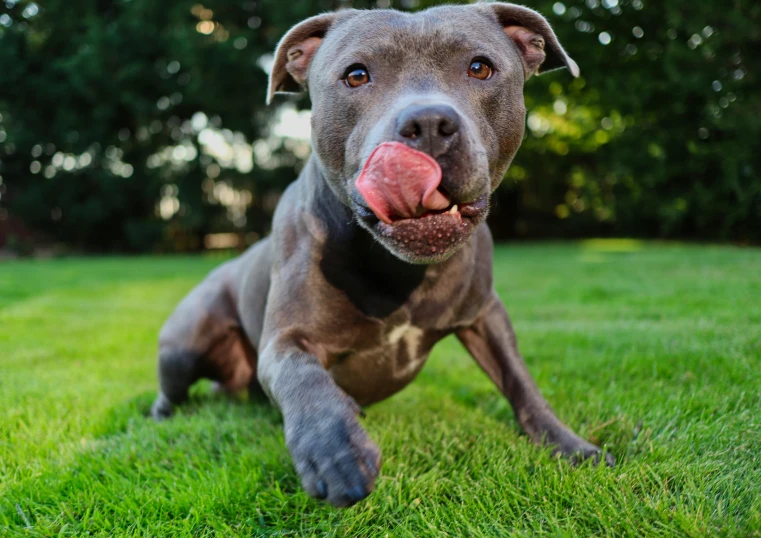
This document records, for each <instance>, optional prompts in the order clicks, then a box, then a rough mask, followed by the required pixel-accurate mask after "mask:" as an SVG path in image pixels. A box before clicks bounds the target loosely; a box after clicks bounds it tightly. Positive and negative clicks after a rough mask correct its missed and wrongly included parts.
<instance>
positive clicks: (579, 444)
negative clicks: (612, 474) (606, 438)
mask: <svg viewBox="0 0 761 538" xmlns="http://www.w3.org/2000/svg"><path fill="white" fill-rule="evenodd" d="M551 444H553V445H554V446H555V448H554V453H555V454H561V455H563V456H565V457H566V458H568V459H569V460H570V461H571V463H572V464H574V465H578V464H580V463H582V462H584V461H587V460H592V461H593V462H594V463H595V465H598V464H600V463H602V462H603V461H604V462H605V465H607V466H608V467H615V465H616V458H614V457H613V454H611V453H610V452H603V450H602V449H601V448H600V447H598V446H596V445H593V444H592V443H590V442H589V441H586V440H584V439H582V438H581V437H579V436H578V435H576V434H575V433H573V432H571V431H563V432H562V433H561V434H560V435H558V436H557V438H556V439H555V440H554V442H551Z"/></svg>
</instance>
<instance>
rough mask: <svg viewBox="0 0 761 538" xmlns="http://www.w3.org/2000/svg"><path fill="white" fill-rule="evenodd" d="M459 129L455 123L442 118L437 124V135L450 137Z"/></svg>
mask: <svg viewBox="0 0 761 538" xmlns="http://www.w3.org/2000/svg"><path fill="white" fill-rule="evenodd" d="M458 129H459V125H457V122H456V121H452V120H451V119H449V118H442V119H441V122H440V123H439V134H440V135H441V136H452V135H453V134H455V133H456V132H457V131H458Z"/></svg>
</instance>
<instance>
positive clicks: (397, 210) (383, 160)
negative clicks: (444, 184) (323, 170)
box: [355, 142, 449, 224]
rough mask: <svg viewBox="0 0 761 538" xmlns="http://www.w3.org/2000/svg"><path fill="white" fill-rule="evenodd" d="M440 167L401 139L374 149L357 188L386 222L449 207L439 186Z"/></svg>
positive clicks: (428, 156) (371, 207) (358, 179)
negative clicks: (393, 218)
mask: <svg viewBox="0 0 761 538" xmlns="http://www.w3.org/2000/svg"><path fill="white" fill-rule="evenodd" d="M439 183H441V167H440V166H439V163H437V162H436V160H435V159H433V158H432V157H431V156H430V155H427V154H425V153H422V152H420V151H417V150H414V149H412V148H410V147H408V146H405V145H404V144H402V143H400V142H385V143H383V144H381V145H380V146H378V147H377V148H375V151H373V152H372V154H371V155H370V158H369V159H367V162H366V163H365V167H364V169H362V173H361V174H360V175H359V177H358V178H357V182H356V183H355V185H356V186H357V190H358V191H359V193H360V194H361V195H362V197H363V198H364V199H365V202H367V205H368V206H369V207H370V209H372V210H373V213H375V216H377V217H378V218H379V219H380V220H382V221H383V222H385V223H387V224H391V220H392V219H391V218H392V217H395V218H403V219H404V218H413V217H417V216H419V215H420V214H421V211H420V208H421V207H422V210H423V211H422V212H425V210H429V211H437V210H441V209H446V208H447V207H448V206H449V200H448V199H447V197H446V196H444V195H443V194H441V193H440V192H439V191H438V190H437V189H438V187H439Z"/></svg>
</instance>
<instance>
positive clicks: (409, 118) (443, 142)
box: [396, 105, 460, 157]
mask: <svg viewBox="0 0 761 538" xmlns="http://www.w3.org/2000/svg"><path fill="white" fill-rule="evenodd" d="M459 130H460V116H459V115H458V114H457V111H456V110H455V109H454V108H452V107H451V106H449V105H410V106H408V107H407V108H405V109H404V110H402V112H401V114H399V117H398V118H397V119H396V133H397V139H398V140H399V141H400V142H404V143H405V144H407V145H408V146H410V147H412V148H415V149H417V150H420V151H425V152H427V153H428V154H430V155H431V157H438V156H439V155H442V154H443V153H446V152H447V151H448V150H449V149H450V147H451V146H452V143H453V141H454V139H455V138H457V136H456V135H457V133H458V132H459Z"/></svg>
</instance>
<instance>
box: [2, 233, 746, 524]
mask: <svg viewBox="0 0 761 538" xmlns="http://www.w3.org/2000/svg"><path fill="white" fill-rule="evenodd" d="M219 262H220V259H219V258H216V259H214V258H201V257H196V258H135V259H121V258H109V259H71V260H68V259H65V260H57V261H39V262H32V261H22V262H10V263H4V264H2V265H0V536H79V535H84V534H89V535H96V536H106V535H113V536H132V535H134V536H198V537H200V536H350V537H353V536H363V537H364V536H373V537H376V536H377V537H383V536H409V537H423V536H431V537H437V536H456V537H460V536H474V537H477V536H483V537H487V536H488V537H492V536H543V535H546V536H592V535H595V536H709V535H710V536H715V535H720V536H761V458H760V457H759V453H760V452H761V251H760V250H753V249H739V248H730V247H698V246H683V245H653V244H648V245H640V244H638V243H636V242H621V243H610V242H602V243H600V242H591V243H583V244H579V245H522V246H507V247H502V248H500V249H498V251H497V254H496V261H495V263H496V283H497V288H498V291H499V293H500V295H501V296H502V298H503V300H504V301H505V303H506V304H507V306H508V310H509V311H510V313H511V315H512V318H513V322H514V324H515V327H516V330H517V332H518V336H519V339H520V343H521V347H522V350H523V353H524V355H525V356H526V359H527V362H528V363H529V367H530V369H531V371H532V372H533V374H534V375H535V376H536V379H537V381H538V383H539V385H540V387H541V388H542V390H543V391H544V394H545V395H546V397H547V398H548V399H549V400H550V402H551V404H552V405H553V407H554V408H555V410H556V411H557V413H558V415H559V416H560V417H561V418H562V419H563V420H565V421H566V422H567V423H568V424H570V425H571V426H572V427H573V428H574V429H576V430H577V431H579V432H580V433H581V434H582V435H584V436H586V437H588V438H590V439H592V440H593V441H595V442H597V443H601V444H604V445H606V446H607V447H608V449H609V450H610V451H612V452H613V453H614V454H615V456H616V457H617V458H618V462H619V464H618V466H617V467H616V468H615V469H607V468H594V467H592V466H590V465H583V466H581V467H578V468H572V467H571V466H569V465H568V464H567V463H565V462H564V461H560V460H556V459H553V458H552V457H550V455H549V454H548V453H547V452H546V451H540V450H537V449H536V448H534V447H533V446H531V445H530V444H529V443H528V441H527V439H526V437H525V436H524V435H521V434H520V432H519V430H518V427H517V425H516V422H515V420H514V419H513V417H512V413H511V411H510V408H509V406H508V405H507V403H506V402H505V400H504V399H503V398H502V397H501V396H500V395H499V394H498V393H497V392H496V390H495V389H494V388H493V387H492V385H491V384H490V382H489V381H488V380H487V378H486V377H485V375H483V374H482V373H481V371H480V370H479V369H478V368H477V366H476V365H475V363H473V362H472V360H471V359H470V358H469V357H468V356H467V355H466V353H465V352H464V350H463V349H462V348H461V346H460V345H459V344H458V343H457V341H456V340H452V339H449V340H447V341H445V342H443V343H442V344H440V345H439V346H438V347H437V348H436V350H435V351H434V353H433V354H432V356H431V358H430V359H429V362H428V364H427V365H426V368H425V369H424V371H423V372H422V373H421V375H420V376H419V377H418V379H417V380H416V381H415V382H414V383H413V384H412V385H410V387H408V388H407V389H405V390H404V391H403V392H401V393H400V394H398V395H396V396H395V397H393V398H391V399H390V400H388V401H386V402H383V403H382V404H379V405H376V406H373V407H371V408H370V409H369V410H368V416H367V418H366V419H365V420H364V424H365V425H366V427H367V428H368V430H369V432H370V435H371V436H372V438H373V439H375V440H376V441H377V442H378V443H379V444H380V446H381V448H382V450H383V453H384V465H383V469H382V471H381V478H380V479H379V481H378V485H377V489H376V491H375V492H374V493H373V494H372V495H371V496H370V498H369V499H367V500H366V501H364V502H361V503H360V504H359V505H357V506H355V507H353V508H351V509H349V510H336V509H333V508H330V507H329V506H326V505H323V504H320V503H318V502H315V501H313V500H311V499H309V498H308V497H307V496H306V495H305V494H304V493H303V492H302V491H301V490H300V489H299V486H298V480H297V478H296V476H295V474H294V471H293V470H292V468H291V465H290V461H289V458H288V455H287V452H286V449H285V446H284V444H283V438H282V433H281V430H280V425H279V417H278V414H277V413H276V412H275V411H273V410H272V409H271V408H269V407H268V406H263V405H255V404H253V403H249V402H246V401H244V400H240V401H227V400H226V399H224V398H222V397H219V396H215V395H213V394H211V393H210V391H209V385H208V383H206V384H201V385H200V386H199V387H197V388H196V389H195V390H194V392H193V401H192V402H191V403H190V404H189V405H188V406H187V407H185V408H184V409H183V410H182V411H181V412H180V413H179V415H178V416H176V417H175V418H174V419H173V420H171V421H169V422H166V423H162V424H155V423H153V422H151V421H150V420H148V419H146V418H145V413H146V411H147V410H148V408H149V406H150V404H151V402H152V399H153V397H154V395H155V386H156V379H155V348H156V335H157V333H158V330H159V327H160V326H161V324H162V323H163V321H164V319H165V317H166V316H167V315H168V314H169V312H170V311H171V309H172V308H173V307H174V305H175V304H176V303H177V301H178V300H179V299H180V298H181V297H182V296H183V295H184V294H185V293H186V292H187V291H188V290H189V289H190V288H191V287H192V286H193V285H195V284H196V283H197V282H198V281H199V280H200V279H201V277H202V276H204V275H205V274H206V272H207V271H208V270H209V269H210V268H212V267H214V266H215V265H217V264H218V263H219Z"/></svg>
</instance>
